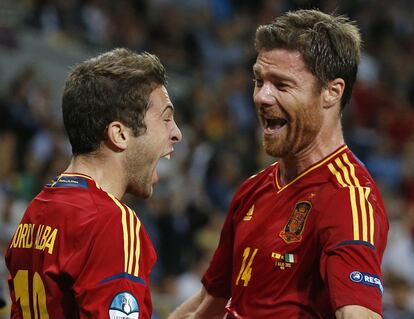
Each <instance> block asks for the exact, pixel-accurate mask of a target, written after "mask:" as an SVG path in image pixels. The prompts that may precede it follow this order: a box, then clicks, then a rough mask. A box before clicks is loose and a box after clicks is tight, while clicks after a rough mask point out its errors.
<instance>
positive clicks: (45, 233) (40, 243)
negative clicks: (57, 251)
mask: <svg viewBox="0 0 414 319" xmlns="http://www.w3.org/2000/svg"><path fill="white" fill-rule="evenodd" d="M57 233H58V230H57V228H54V229H53V230H52V227H50V226H47V225H46V226H45V225H39V228H38V229H37V233H36V240H35V246H34V248H35V249H38V250H45V249H46V248H47V252H48V253H49V254H52V253H53V247H54V245H55V241H56V236H57Z"/></svg>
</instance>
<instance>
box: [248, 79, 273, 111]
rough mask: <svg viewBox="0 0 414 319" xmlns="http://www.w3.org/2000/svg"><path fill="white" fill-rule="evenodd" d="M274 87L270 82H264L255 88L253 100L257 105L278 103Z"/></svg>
mask: <svg viewBox="0 0 414 319" xmlns="http://www.w3.org/2000/svg"><path fill="white" fill-rule="evenodd" d="M272 87H273V85H272V84H271V83H270V82H264V83H263V85H262V86H260V87H258V86H256V87H255V88H254V92H253V100H254V103H255V104H256V105H257V106H271V105H274V104H275V103H276V98H275V96H274V94H273V89H272Z"/></svg>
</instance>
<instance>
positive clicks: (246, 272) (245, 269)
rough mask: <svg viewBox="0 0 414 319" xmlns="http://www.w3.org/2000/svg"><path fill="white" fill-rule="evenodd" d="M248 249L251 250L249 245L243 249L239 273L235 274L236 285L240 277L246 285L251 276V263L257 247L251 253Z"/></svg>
mask: <svg viewBox="0 0 414 319" xmlns="http://www.w3.org/2000/svg"><path fill="white" fill-rule="evenodd" d="M250 250H251V249H250V247H246V248H245V249H244V252H243V261H242V265H241V268H240V272H239V275H238V276H237V280H236V285H238V284H239V281H240V279H241V280H243V281H244V283H243V286H245V287H246V286H247V285H248V284H249V281H250V279H251V278H252V263H253V259H254V257H255V256H256V253H257V248H255V249H254V250H253V253H252V254H250ZM249 256H250V258H249ZM247 260H249V261H247Z"/></svg>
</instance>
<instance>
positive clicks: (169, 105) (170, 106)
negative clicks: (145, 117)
mask: <svg viewBox="0 0 414 319" xmlns="http://www.w3.org/2000/svg"><path fill="white" fill-rule="evenodd" d="M168 110H171V112H172V113H173V114H174V110H175V109H174V105H172V104H170V103H168V104H167V105H166V106H165V107H164V110H162V112H161V115H162V114H164V113H165V112H167V111H168Z"/></svg>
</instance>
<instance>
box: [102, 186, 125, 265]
mask: <svg viewBox="0 0 414 319" xmlns="http://www.w3.org/2000/svg"><path fill="white" fill-rule="evenodd" d="M107 194H108V196H109V197H110V198H112V200H113V201H114V202H115V204H116V205H117V206H118V207H119V208H120V209H121V213H122V233H123V237H124V271H125V272H127V265H128V260H129V255H128V225H127V219H126V211H125V208H124V206H123V205H122V204H121V202H120V201H119V200H118V199H117V198H116V197H115V196H113V195H112V194H109V193H107Z"/></svg>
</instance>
